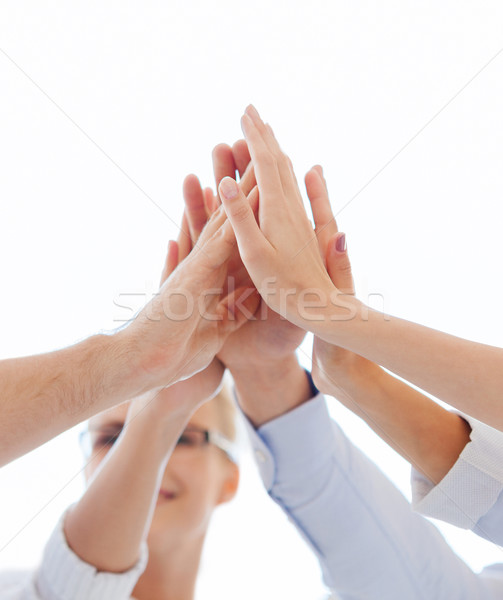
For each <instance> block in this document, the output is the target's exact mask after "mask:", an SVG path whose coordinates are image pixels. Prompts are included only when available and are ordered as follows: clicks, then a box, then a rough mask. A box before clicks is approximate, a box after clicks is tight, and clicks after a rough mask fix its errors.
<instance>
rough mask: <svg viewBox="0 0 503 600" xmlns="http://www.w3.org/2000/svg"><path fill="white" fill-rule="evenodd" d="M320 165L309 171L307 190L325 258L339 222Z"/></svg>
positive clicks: (306, 180)
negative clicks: (335, 216)
mask: <svg viewBox="0 0 503 600" xmlns="http://www.w3.org/2000/svg"><path fill="white" fill-rule="evenodd" d="M320 169H321V167H319V166H318V165H317V166H316V167H313V168H312V169H311V170H310V171H308V172H307V174H306V177H305V180H304V181H305V184H306V191H307V196H308V198H309V202H310V203H311V211H312V213H313V219H314V225H315V233H316V236H317V237H318V243H319V245H320V251H321V255H322V257H323V258H325V256H326V251H327V244H328V242H329V240H330V239H331V238H332V237H333V236H334V235H335V234H336V233H337V222H336V221H335V218H334V214H333V212H332V207H331V205H330V199H329V197H328V190H327V186H326V184H325V181H324V179H323V177H322V175H320Z"/></svg>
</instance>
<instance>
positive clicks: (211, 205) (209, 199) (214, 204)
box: [203, 187, 220, 216]
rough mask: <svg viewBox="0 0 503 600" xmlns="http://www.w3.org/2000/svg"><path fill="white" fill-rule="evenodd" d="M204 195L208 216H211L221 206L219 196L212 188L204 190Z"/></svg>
mask: <svg viewBox="0 0 503 600" xmlns="http://www.w3.org/2000/svg"><path fill="white" fill-rule="evenodd" d="M203 194H204V203H205V205H206V213H207V214H208V216H211V215H212V214H213V213H214V212H215V211H216V210H217V208H218V207H219V206H220V200H219V199H218V196H215V194H214V193H213V190H212V189H211V188H210V187H207V188H204V192H203Z"/></svg>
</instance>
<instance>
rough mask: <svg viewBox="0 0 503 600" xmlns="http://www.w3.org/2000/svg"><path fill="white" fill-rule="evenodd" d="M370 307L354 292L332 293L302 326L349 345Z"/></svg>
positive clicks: (338, 342) (320, 335)
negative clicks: (324, 304) (353, 293)
mask: <svg viewBox="0 0 503 600" xmlns="http://www.w3.org/2000/svg"><path fill="white" fill-rule="evenodd" d="M369 311H370V309H369V308H368V307H367V306H366V305H365V304H363V302H361V301H360V300H358V298H355V296H353V295H352V294H342V293H339V292H337V293H332V294H331V296H330V300H329V302H328V303H327V304H326V306H324V307H323V308H321V309H319V311H317V312H316V313H313V315H311V317H310V319H307V320H306V321H305V322H303V323H302V325H301V326H302V327H303V328H304V329H307V330H309V331H311V332H312V333H314V335H316V336H318V337H319V338H320V339H322V340H324V341H326V342H328V343H330V344H334V345H338V346H343V347H348V346H347V342H348V341H349V342H350V341H351V339H352V338H353V337H354V336H355V335H357V333H358V330H359V327H360V326H361V323H362V322H363V321H367V320H368V315H369Z"/></svg>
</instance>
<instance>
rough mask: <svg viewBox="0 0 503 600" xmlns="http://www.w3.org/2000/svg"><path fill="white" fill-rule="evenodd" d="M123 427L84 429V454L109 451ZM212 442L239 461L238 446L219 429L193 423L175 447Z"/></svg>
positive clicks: (81, 434)
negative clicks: (202, 426) (203, 427)
mask: <svg viewBox="0 0 503 600" xmlns="http://www.w3.org/2000/svg"><path fill="white" fill-rule="evenodd" d="M121 432H122V427H120V426H117V427H110V428H107V427H103V428H102V429H98V430H91V431H89V430H87V429H86V430H84V431H81V432H80V434H79V443H80V447H81V448H82V451H83V453H84V456H85V457H86V459H89V458H90V457H91V455H92V454H95V453H99V452H108V451H109V450H110V448H111V447H112V446H113V445H114V444H115V442H116V441H117V439H118V438H119V435H120V434H121ZM209 444H211V445H212V446H215V447H216V448H219V449H220V450H222V451H223V452H225V454H226V455H227V457H228V458H229V459H230V460H231V461H232V462H234V463H237V452H236V446H235V444H234V443H233V442H231V441H230V440H228V439H227V438H226V437H225V436H223V435H222V434H221V433H220V432H218V431H213V430H209V429H201V428H199V427H194V426H192V425H190V426H188V427H186V428H185V429H184V431H183V433H182V435H181V436H180V437H179V438H178V440H177V442H176V446H175V448H202V447H203V446H207V445H209Z"/></svg>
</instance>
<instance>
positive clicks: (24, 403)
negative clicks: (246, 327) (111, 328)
mask: <svg viewBox="0 0 503 600" xmlns="http://www.w3.org/2000/svg"><path fill="white" fill-rule="evenodd" d="M234 248H235V238H234V233H233V231H232V227H231V226H230V223H229V222H228V221H227V219H226V217H225V212H224V211H223V210H222V209H221V210H218V211H216V212H215V213H214V215H213V216H212V218H211V219H210V220H209V221H208V224H207V225H206V227H205V229H204V231H203V232H202V234H201V237H200V239H199V243H198V245H197V248H195V249H194V250H193V251H192V252H191V253H190V255H189V256H188V257H187V258H186V259H185V260H183V261H182V262H181V263H180V265H179V266H178V267H177V268H176V269H175V270H174V272H173V273H172V275H171V276H170V277H169V279H168V280H167V281H166V282H165V283H164V285H163V286H162V287H161V289H160V292H159V294H158V295H157V296H156V297H155V298H154V299H153V300H152V301H151V302H149V303H148V304H147V305H146V306H145V307H144V308H143V310H142V311H141V312H140V313H139V315H138V316H137V317H136V318H135V320H134V321H133V322H132V323H131V324H130V325H129V326H128V327H126V328H125V329H123V330H121V331H119V332H117V333H115V334H113V335H111V336H105V335H102V336H95V337H93V338H90V339H89V340H86V341H84V342H82V343H80V344H77V345H75V346H73V347H71V348H66V349H64V350H59V351H57V352H53V353H50V354H46V355H39V356H34V357H26V358H18V359H10V360H6V361H2V362H0V381H1V385H0V411H1V415H2V416H1V418H0V465H3V464H5V463H7V462H9V461H11V460H13V459H14V458H16V457H18V456H20V455H22V454H24V453H25V452H28V451H29V450H31V449H33V448H35V447H36V446H38V445H40V444H42V443H43V442H46V441H47V440H49V439H50V438H51V437H53V436H54V435H56V434H58V433H60V432H62V431H64V430H65V429H67V428H68V427H71V426H72V425H75V424H76V423H78V422H79V421H82V420H83V419H85V418H87V417H89V416H90V415H92V414H95V413H97V412H99V411H101V410H104V409H106V408H108V407H110V406H113V405H114V404H117V403H119V402H122V401H124V400H127V399H130V398H132V397H134V396H138V395H140V394H142V393H144V392H147V391H148V390H150V389H154V388H159V387H164V386H168V385H172V384H173V383H175V382H177V381H179V380H181V379H185V378H187V377H189V376H190V375H192V374H193V373H197V372H198V371H200V370H202V369H203V368H205V367H206V366H208V365H209V364H210V362H211V361H212V360H213V359H214V357H215V354H216V353H217V352H218V351H219V350H220V348H221V346H222V344H223V343H224V341H225V340H226V338H227V337H228V335H229V334H230V333H231V332H233V331H235V330H237V329H238V328H239V327H240V326H241V325H242V324H243V323H244V321H245V320H246V319H247V318H249V315H250V314H253V313H254V312H255V310H256V308H257V302H258V299H257V297H256V296H253V295H252V296H251V297H250V296H249V297H247V299H246V300H245V301H244V302H243V303H242V304H241V305H240V304H239V300H240V299H241V298H242V295H243V293H246V289H245V288H244V287H241V288H238V289H236V290H234V291H233V292H231V293H229V294H227V295H225V292H224V291H223V290H224V289H226V286H225V283H226V277H227V267H228V261H229V258H230V256H231V254H232V253H233V251H234ZM178 254H179V245H178V244H176V243H172V244H171V245H170V250H169V253H168V262H171V263H173V264H175V265H177V264H178V262H179V261H178ZM215 289H219V290H220V294H215ZM206 291H208V292H211V293H208V294H205V293H204V292H206ZM188 302H189V303H192V304H189V306H192V307H193V310H191V311H189V314H188V315H187V314H186V313H187V303H188ZM240 306H241V308H242V310H240V308H239V307H240ZM182 315H183V318H181V316H182Z"/></svg>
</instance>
